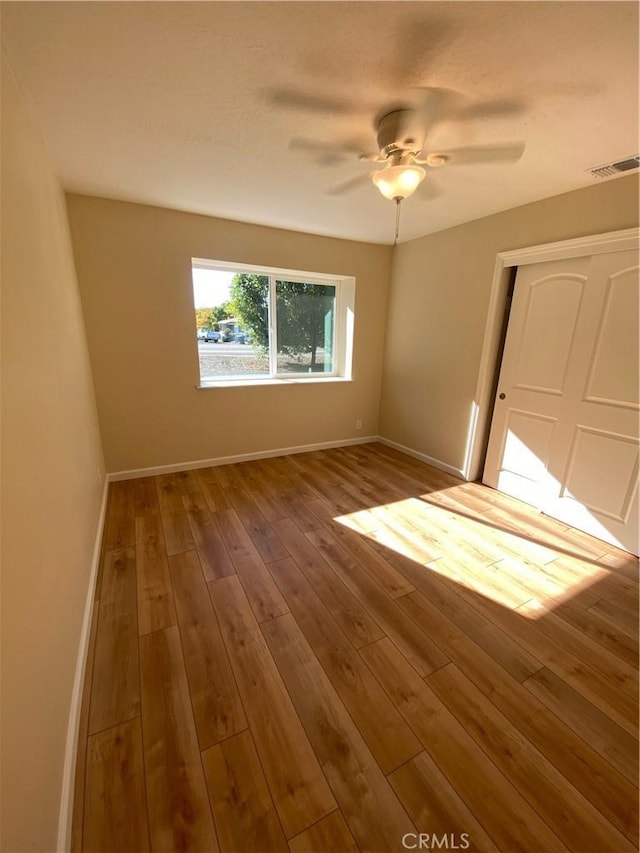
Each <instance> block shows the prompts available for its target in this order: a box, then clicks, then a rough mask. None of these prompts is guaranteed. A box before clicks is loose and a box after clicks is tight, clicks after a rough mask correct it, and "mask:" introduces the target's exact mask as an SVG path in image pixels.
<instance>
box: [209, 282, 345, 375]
mask: <svg viewBox="0 0 640 853" xmlns="http://www.w3.org/2000/svg"><path fill="white" fill-rule="evenodd" d="M207 274H208V275H209V279H210V281H209V282H208V283H207V282H206V281H205V280H206V278H207ZM193 280H194V297H195V304H196V327H197V338H198V355H199V362H200V378H201V382H202V383H204V384H206V383H207V382H216V381H220V380H224V379H232V378H242V377H246V378H251V377H255V378H259V377H267V378H268V377H270V376H275V377H277V376H286V375H291V374H315V375H335V373H336V364H335V338H336V310H337V296H338V286H339V284H338V282H332V283H320V282H317V281H305V280H303V279H297V278H294V277H293V276H291V277H289V276H287V277H286V278H285V277H279V276H275V275H266V274H261V273H260V272H236V273H234V272H233V271H222V270H207V269H204V268H198V267H196V266H194V270H193ZM205 302H206V303H210V304H204V303H205Z"/></svg>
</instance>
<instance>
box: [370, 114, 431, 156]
mask: <svg viewBox="0 0 640 853" xmlns="http://www.w3.org/2000/svg"><path fill="white" fill-rule="evenodd" d="M416 118H417V114H416V111H415V110H394V111H393V112H390V113H387V115H386V116H383V118H381V119H380V122H379V123H378V136H377V140H378V148H379V149H380V154H381V156H382V157H391V156H393V155H394V154H412V155H414V156H415V155H417V154H419V153H420V151H421V150H422V145H423V136H424V129H423V128H422V129H421V128H419V127H417V126H416V125H417V122H416Z"/></svg>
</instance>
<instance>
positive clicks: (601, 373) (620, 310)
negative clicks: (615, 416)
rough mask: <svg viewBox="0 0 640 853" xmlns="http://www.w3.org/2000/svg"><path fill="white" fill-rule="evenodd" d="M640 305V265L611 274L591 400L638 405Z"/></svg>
mask: <svg viewBox="0 0 640 853" xmlns="http://www.w3.org/2000/svg"><path fill="white" fill-rule="evenodd" d="M638 308H639V305H638V268H637V267H636V268H631V269H627V270H622V271H621V272H619V273H616V274H615V275H611V276H609V277H608V280H607V282H606V296H605V304H604V310H603V312H602V318H601V322H600V328H599V329H598V333H597V338H596V345H595V348H594V352H593V363H592V365H591V370H590V371H589V377H588V380H587V390H586V393H585V400H587V401H588V402H593V403H606V404H609V405H613V406H622V407H625V406H628V407H630V408H634V409H637V408H638V381H639V377H638V364H639V358H638V317H639V316H640V314H639V312H638ZM625 365H626V368H625V369H621V367H624V366H625Z"/></svg>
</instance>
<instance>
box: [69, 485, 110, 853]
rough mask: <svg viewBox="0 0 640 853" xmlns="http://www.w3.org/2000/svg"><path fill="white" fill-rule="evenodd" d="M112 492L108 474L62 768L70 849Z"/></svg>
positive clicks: (104, 488) (93, 556)
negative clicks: (97, 591)
mask: <svg viewBox="0 0 640 853" xmlns="http://www.w3.org/2000/svg"><path fill="white" fill-rule="evenodd" d="M108 492H109V479H108V477H107V478H105V481H104V487H103V489H102V502H101V504H100V513H99V516H98V526H97V529H96V536H95V541H94V545H93V554H92V557H91V568H90V571H89V585H88V589H87V598H86V600H85V605H84V615H83V617H82V628H81V629H80V642H79V645H78V657H77V660H76V671H75V676H74V679H73V689H72V691H71V703H70V707H69V724H68V726H67V744H66V747H65V753H64V766H63V770H62V791H61V795H60V813H59V816H58V842H57V850H58V851H59V852H60V851H68V850H70V849H71V828H72V820H73V795H74V788H75V777H76V759H77V755H78V737H79V733H80V713H81V710H82V693H83V688H84V676H85V670H86V666H87V654H88V651H89V638H90V633H91V621H92V615H93V602H94V598H95V589H96V582H97V579H98V567H99V565H100V552H101V547H102V533H103V530H104V524H105V519H106V515H107V496H108Z"/></svg>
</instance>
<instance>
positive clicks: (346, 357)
mask: <svg viewBox="0 0 640 853" xmlns="http://www.w3.org/2000/svg"><path fill="white" fill-rule="evenodd" d="M193 268H197V269H209V270H218V271H219V272H228V273H243V272H247V273H251V274H253V275H262V276H267V277H268V278H269V340H270V344H271V343H272V342H274V341H275V342H276V343H275V346H274V345H270V346H269V374H268V375H264V376H258V375H253V376H244V377H243V376H230V377H228V378H225V377H220V378H219V379H215V380H211V381H207V382H204V383H203V381H202V379H201V377H200V364H199V360H198V359H197V358H196V363H197V370H198V384H197V386H196V387H197V388H200V389H206V388H225V387H229V386H231V385H270V384H271V385H281V384H298V383H314V382H349V381H351V380H352V360H353V331H354V307H355V278H354V277H353V276H345V275H333V274H329V273H318V272H306V271H304V270H291V269H284V268H280V267H268V266H258V265H256V264H244V263H233V262H231V261H217V260H211V259H209V258H191V269H192V270H193ZM276 281H291V282H299V283H301V284H325V285H332V286H334V287H335V289H336V299H335V316H334V329H333V370H332V371H331V372H329V371H327V372H326V373H324V372H323V373H308V374H307V373H277V355H278V352H277V328H276V323H275V317H276V307H275V303H276ZM194 311H195V305H194ZM196 347H197V344H196ZM196 356H197V349H196Z"/></svg>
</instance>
